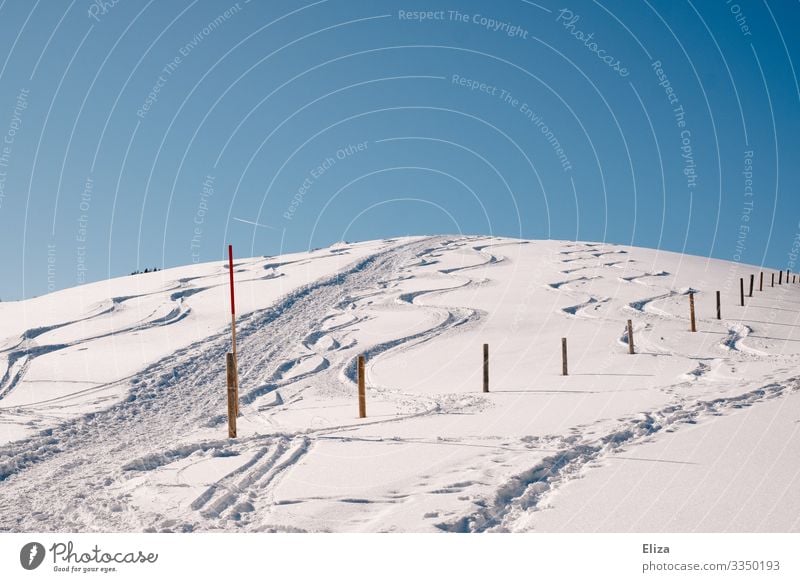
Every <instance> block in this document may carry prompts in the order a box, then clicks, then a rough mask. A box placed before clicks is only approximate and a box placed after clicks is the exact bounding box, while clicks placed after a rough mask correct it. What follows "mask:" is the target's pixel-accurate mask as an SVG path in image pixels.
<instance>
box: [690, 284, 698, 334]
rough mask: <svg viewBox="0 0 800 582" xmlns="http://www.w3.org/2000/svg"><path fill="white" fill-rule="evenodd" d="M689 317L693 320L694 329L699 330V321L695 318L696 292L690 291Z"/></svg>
mask: <svg viewBox="0 0 800 582" xmlns="http://www.w3.org/2000/svg"><path fill="white" fill-rule="evenodd" d="M689 317H690V318H691V320H692V331H697V323H696V322H695V319H694V293H689Z"/></svg>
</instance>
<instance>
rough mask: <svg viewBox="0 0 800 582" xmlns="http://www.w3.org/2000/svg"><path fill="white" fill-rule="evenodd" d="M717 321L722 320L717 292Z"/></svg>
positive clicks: (720, 303) (720, 304)
mask: <svg viewBox="0 0 800 582" xmlns="http://www.w3.org/2000/svg"><path fill="white" fill-rule="evenodd" d="M717 319H722V300H721V299H720V294H719V291H717Z"/></svg>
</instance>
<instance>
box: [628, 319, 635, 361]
mask: <svg viewBox="0 0 800 582" xmlns="http://www.w3.org/2000/svg"><path fill="white" fill-rule="evenodd" d="M628 353H629V354H635V353H636V350H635V349H634V347H633V322H632V321H631V320H630V319H629V320H628Z"/></svg>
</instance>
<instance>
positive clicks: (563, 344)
mask: <svg viewBox="0 0 800 582" xmlns="http://www.w3.org/2000/svg"><path fill="white" fill-rule="evenodd" d="M561 375H562V376H567V375H568V371H567V338H565V337H562V338H561Z"/></svg>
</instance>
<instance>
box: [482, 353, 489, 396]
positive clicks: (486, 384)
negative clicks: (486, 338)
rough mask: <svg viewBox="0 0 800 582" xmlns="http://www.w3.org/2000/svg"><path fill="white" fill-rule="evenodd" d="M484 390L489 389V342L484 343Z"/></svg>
mask: <svg viewBox="0 0 800 582" xmlns="http://www.w3.org/2000/svg"><path fill="white" fill-rule="evenodd" d="M483 391H484V392H488V391H489V344H483Z"/></svg>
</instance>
